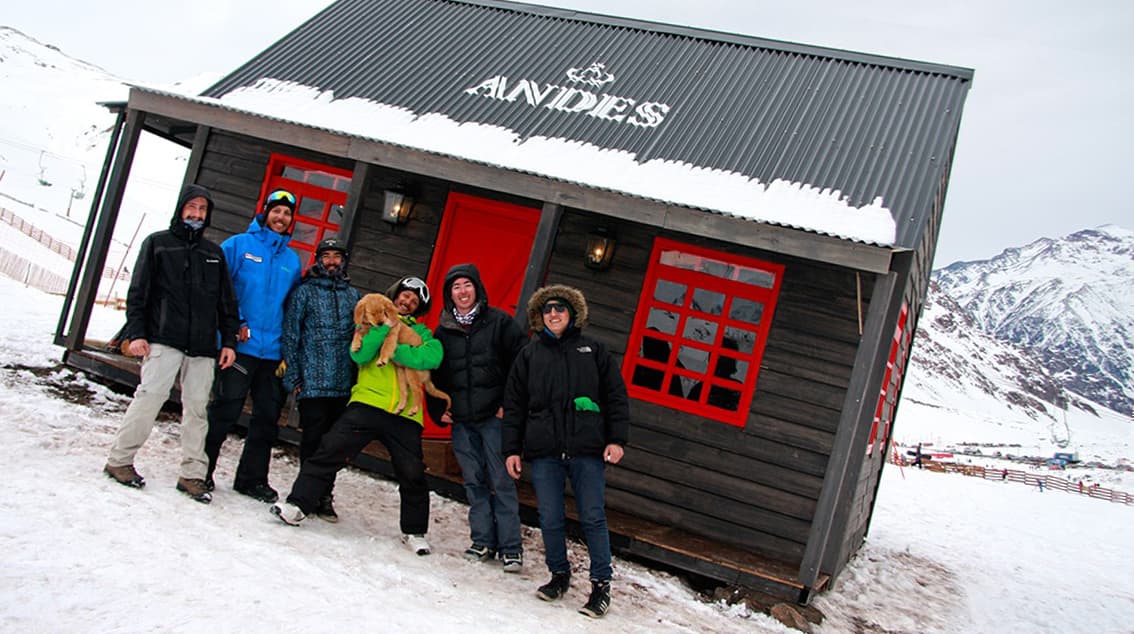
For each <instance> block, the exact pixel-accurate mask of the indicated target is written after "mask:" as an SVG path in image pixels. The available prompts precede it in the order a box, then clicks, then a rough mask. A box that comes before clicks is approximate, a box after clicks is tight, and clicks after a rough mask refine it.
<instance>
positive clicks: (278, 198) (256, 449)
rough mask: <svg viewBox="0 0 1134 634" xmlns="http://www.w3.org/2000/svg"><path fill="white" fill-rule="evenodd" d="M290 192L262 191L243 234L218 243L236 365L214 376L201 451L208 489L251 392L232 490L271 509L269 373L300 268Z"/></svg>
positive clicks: (272, 392)
mask: <svg viewBox="0 0 1134 634" xmlns="http://www.w3.org/2000/svg"><path fill="white" fill-rule="evenodd" d="M295 204H296V199H295V195H294V194H292V193H291V192H288V191H285V190H282V189H279V190H276V191H273V192H272V193H270V194H268V198H267V199H266V200H265V201H264V207H263V210H262V211H261V212H260V213H259V214H257V215H256V217H255V218H253V219H252V224H250V225H249V226H248V230H247V231H246V232H244V233H240V234H237V235H234V236H232V237H231V238H229V239H228V240H225V241H224V242H222V243H221V250H222V251H224V256H225V259H226V260H227V262H228V271H229V274H230V275H231V276H232V285H233V288H234V289H235V290H236V298H237V300H238V301H239V304H240V330H239V333H238V335H237V339H238V341H239V343H238V344H237V346H236V362H235V363H233V364H232V366H231V367H229V368H228V369H226V370H223V371H221V373H220V374H219V375H218V376H217V379H216V382H215V383H213V401H212V403H210V404H209V434H208V437H207V438H206V439H205V453H206V454H208V457H209V469H208V475H207V477H206V479H205V484H206V486H208V487H209V488H210V489H212V488H213V487H214V486H215V485H214V482H213V472H214V471H215V470H216V467H217V457H218V456H219V455H220V448H221V445H222V444H223V443H224V440H225V437H226V436H227V435H228V432H229V430H230V429H231V428H232V425H233V424H234V423H235V422H236V419H237V418H239V417H240V412H241V410H242V409H243V408H244V399H245V397H246V396H248V393H249V391H251V393H252V418H251V420H249V422H248V435H247V437H246V438H245V440H244V451H243V452H242V453H241V455H240V463H239V464H238V465H237V467H236V478H235V480H234V481H233V485H232V488H233V489H235V490H236V492H237V493H243V494H244V495H247V496H249V497H252V498H255V499H257V500H260V501H261V502H267V503H269V504H271V503H272V502H275V501H276V500H277V499H278V498H279V494H278V493H276V490H275V489H273V488H272V487H271V485H269V484H268V464H269V462H270V460H271V455H272V444H273V443H274V442H275V441H276V437H277V436H278V435H279V427H277V420H278V419H279V416H280V410H281V409H282V408H283V404H284V401H285V400H286V398H287V393H286V392H285V391H284V387H283V384H282V383H281V382H280V379H279V377H277V376H276V368H278V367H279V365H280V360H281V359H282V358H283V353H282V352H281V349H280V337H281V334H282V330H283V320H284V315H283V313H284V302H285V301H286V300H287V296H288V293H290V292H291V289H292V288H294V287H295V285H296V284H297V283H298V282H299V276H300V273H301V272H302V269H303V266H302V264H301V263H300V261H299V256H298V255H296V254H295V252H294V251H292V250H291V249H290V248H288V242H289V241H290V240H291V228H292V225H293V223H294V219H295Z"/></svg>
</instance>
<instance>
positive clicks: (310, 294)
mask: <svg viewBox="0 0 1134 634" xmlns="http://www.w3.org/2000/svg"><path fill="white" fill-rule="evenodd" d="M349 260H350V254H349V253H348V252H347V250H346V246H345V245H344V244H343V243H342V241H340V240H339V239H338V238H326V239H324V240H323V241H322V242H320V243H319V246H318V247H316V249H315V264H312V265H311V268H309V269H307V274H306V275H304V276H303V281H302V282H300V283H299V286H298V287H296V289H295V290H294V291H292V293H291V297H289V298H288V300H287V309H286V310H285V311H284V326H283V358H284V361H285V362H286V363H287V371H286V372H285V373H284V376H283V384H284V388H286V389H287V390H288V391H294V392H295V398H296V403H297V406H298V408H299V426H300V427H301V428H302V429H303V437H302V439H301V440H300V442H299V460H300V462H302V461H304V460H307V459H308V458H310V457H311V456H313V455H314V454H315V450H316V449H318V448H319V441H320V440H322V438H323V435H324V434H326V433H327V430H328V429H330V428H331V424H332V423H334V422H335V420H337V419H338V418H339V416H341V415H342V413H343V410H345V409H346V406H347V401H349V400H350V388H351V386H352V385H354V374H355V373H354V362H353V361H351V358H350V342H351V339H352V338H353V337H354V305H355V304H357V303H358V299H359V293H358V290H356V289H355V288H354V287H353V286H351V285H350V276H349V275H348V274H347V263H348V262H349ZM333 477H334V476H332V478H333ZM333 486H334V485H333V484H332V487H333ZM332 502H333V497H332V494H331V491H330V490H328V491H327V492H326V493H325V494H324V495H323V497H321V498H320V499H319V506H318V507H317V508H316V509H315V514H316V515H318V516H319V517H321V518H323V519H325V520H327V521H328V522H337V521H339V516H338V514H337V513H336V512H335V507H334V505H333V503H332Z"/></svg>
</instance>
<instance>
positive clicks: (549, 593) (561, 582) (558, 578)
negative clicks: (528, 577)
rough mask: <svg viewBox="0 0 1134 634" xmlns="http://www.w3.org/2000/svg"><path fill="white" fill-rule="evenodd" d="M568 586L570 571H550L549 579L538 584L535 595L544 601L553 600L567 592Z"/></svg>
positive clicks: (569, 583)
mask: <svg viewBox="0 0 1134 634" xmlns="http://www.w3.org/2000/svg"><path fill="white" fill-rule="evenodd" d="M570 587H571V573H569V572H553V573H551V581H548V582H547V583H545V584H543V585H542V586H540V587H539V589H538V590H536V596H538V597H539V598H541V599H543V600H544V601H554V600H556V599H558V598H559V597H561V596H563V595H565V594H567V588H570Z"/></svg>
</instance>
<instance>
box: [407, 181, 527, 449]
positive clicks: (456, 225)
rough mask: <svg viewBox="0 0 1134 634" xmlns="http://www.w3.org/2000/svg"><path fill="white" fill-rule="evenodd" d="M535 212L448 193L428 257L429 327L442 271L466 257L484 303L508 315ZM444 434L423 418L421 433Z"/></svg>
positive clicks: (437, 307) (436, 313)
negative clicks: (481, 289) (481, 288)
mask: <svg viewBox="0 0 1134 634" xmlns="http://www.w3.org/2000/svg"><path fill="white" fill-rule="evenodd" d="M539 215H540V210H539V209H536V208H533V207H521V206H520V205H513V204H511V203H503V202H499V201H495V200H488V199H485V198H477V197H475V196H469V195H467V194H450V195H449V200H448V202H447V203H446V204H445V215H444V216H443V217H442V220H441V230H440V231H439V232H438V233H437V246H436V247H435V248H434V249H433V259H432V260H431V261H430V263H429V279H427V280H426V283H427V284H429V288H430V290H432V291H433V293H434V295H435V297H434V299H433V309H432V310H430V311H429V314H428V315H426V317H425V320H424V321H425V323H426V324H427V325H428V326H429V327H430V328H431V329H432V328H436V327H437V322H438V320H439V319H440V315H441V311H442V310H444V305H445V298H444V297H442V295H443V293H444V289H443V288H442V286H443V284H444V281H445V273H447V272H448V271H449V268H450V267H452V266H453V265H454V264H462V263H465V262H472V263H473V264H475V265H476V267H477V269H478V270H479V271H480V278H481V281H482V282H484V289H485V292H486V293H487V294H488V300H489V303H490V304H491V305H492V306H495V307H497V308H499V309H501V310H503V311H504V312H506V313H508V314H510V315H513V314H515V312H516V303H517V302H518V301H519V298H520V285H521V284H523V282H524V273H525V272H526V271H527V267H528V258H529V256H530V255H531V250H532V242H533V241H534V240H535V233H536V227H537V226H538V225H539ZM427 418H428V417H427ZM449 435H450V431H449V428H448V427H444V428H442V427H437V426H436V425H434V424H433V423H432V421H429V420H426V422H425V433H424V436H425V437H426V438H448V437H449Z"/></svg>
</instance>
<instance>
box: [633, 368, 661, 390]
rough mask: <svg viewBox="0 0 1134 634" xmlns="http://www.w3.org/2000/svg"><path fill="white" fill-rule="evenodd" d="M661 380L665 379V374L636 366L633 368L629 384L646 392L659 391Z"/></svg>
mask: <svg viewBox="0 0 1134 634" xmlns="http://www.w3.org/2000/svg"><path fill="white" fill-rule="evenodd" d="M663 379H665V372H662V371H661V370H655V369H654V368H644V367H642V366H638V367H636V368H634V376H633V377H632V378H631V379H630V382H631V383H633V384H634V385H637V386H638V387H644V388H646V389H648V390H657V391H661V386H662V380H663Z"/></svg>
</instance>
